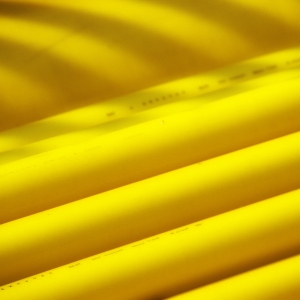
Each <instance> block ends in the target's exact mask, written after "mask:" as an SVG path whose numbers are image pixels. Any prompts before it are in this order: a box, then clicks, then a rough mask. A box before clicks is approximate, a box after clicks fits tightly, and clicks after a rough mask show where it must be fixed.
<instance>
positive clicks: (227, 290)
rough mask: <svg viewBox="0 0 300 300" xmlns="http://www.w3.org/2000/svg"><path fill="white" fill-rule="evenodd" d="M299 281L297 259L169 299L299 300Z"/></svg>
mask: <svg viewBox="0 0 300 300" xmlns="http://www.w3.org/2000/svg"><path fill="white" fill-rule="evenodd" d="M299 278H300V255H297V256H293V257H291V258H287V259H285V260H282V261H279V262H276V263H273V264H270V265H267V266H263V267H261V268H258V269H255V270H251V271H248V272H246V273H243V274H239V275H236V276H234V277H230V278H228V279H224V280H222V281H219V282H216V283H213V284H210V285H207V286H204V287H202V288H200V289H196V290H193V291H190V292H186V293H184V294H181V295H178V296H175V297H172V298H168V299H170V300H171V299H172V300H194V299H209V300H219V299H224V300H241V299H243V300H253V299H256V300H283V299H288V300H297V299H300V284H299Z"/></svg>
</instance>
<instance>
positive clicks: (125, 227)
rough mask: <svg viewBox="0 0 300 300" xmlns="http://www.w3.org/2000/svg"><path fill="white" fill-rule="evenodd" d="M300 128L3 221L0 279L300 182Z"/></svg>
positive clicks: (39, 269) (180, 223) (158, 230)
mask: <svg viewBox="0 0 300 300" xmlns="http://www.w3.org/2000/svg"><path fill="white" fill-rule="evenodd" d="M299 153H300V132H298V133H294V134H291V135H289V136H284V137H281V138H278V139H275V140H272V141H269V142H265V143H262V144H259V145H255V146H252V147H249V148H246V149H243V150H240V151H236V152H232V153H229V154H226V155H223V156H219V157H217V158H214V159H211V160H207V161H205V162H202V163H200V164H195V165H191V166H188V167H185V168H182V169H178V170H175V171H172V172H169V173H165V174H162V175H159V176H156V177H152V178H150V179H146V180H144V181H139V182H136V183H134V184H131V185H128V186H124V187H121V188H118V189H114V190H111V191H108V192H106V193H102V194H99V195H95V196H93V197H90V198H86V199H83V200H80V201H75V202H73V203H69V204H66V205H64V206H59V207H56V208H54V209H50V210H46V211H43V212H41V213H38V214H35V215H31V216H28V217H25V218H21V219H18V220H15V221H12V222H8V223H6V224H2V225H1V226H0V245H1V248H0V265H1V270H2V272H1V273H0V285H1V284H6V283H8V282H12V281H15V280H18V279H21V278H24V277H27V276H30V275H33V274H36V273H39V272H43V271H46V270H48V269H51V268H55V267H58V266H60V265H63V264H66V263H70V262H72V261H75V260H78V259H82V258H84V257H87V256H91V255H94V254H97V253H100V252H103V251H107V250H110V249H112V248H115V247H119V246H122V245H124V244H128V243H130V242H134V241H137V240H139V239H142V238H146V237H149V236H151V235H154V234H158V233H161V232H164V231H167V230H170V229H172V228H176V227H179V226H183V225H186V224H189V223H191V222H195V221H198V220H201V219H204V218H207V217H211V216H214V215H217V214H219V213H222V212H225V211H229V210H231V209H234V208H238V207H241V206H244V205H247V204H251V203H253V202H255V201H260V200H263V199H266V198H269V197H272V196H275V195H278V194H281V193H284V192H288V191H290V190H293V189H297V188H300V155H299Z"/></svg>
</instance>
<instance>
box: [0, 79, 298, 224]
mask: <svg viewBox="0 0 300 300" xmlns="http://www.w3.org/2000/svg"><path fill="white" fill-rule="evenodd" d="M299 84H300V79H294V80H290V81H288V82H283V83H280V84H277V85H275V86H274V85H270V86H267V87H265V88H261V89H257V90H254V91H251V92H248V93H245V94H242V95H237V96H233V97H229V98H227V99H226V100H223V101H219V102H215V103H211V104H209V105H206V106H203V107H202V108H199V109H195V110H192V111H187V112H184V113H181V114H176V115H173V116H168V117H166V118H164V119H157V120H154V121H150V122H147V123H143V124H140V125H138V126H133V127H130V128H128V129H124V130H119V131H117V132H114V133H111V134H107V135H105V136H102V137H99V138H95V139H92V140H91V141H89V142H86V143H84V144H80V145H74V146H70V147H66V148H62V149H58V150H54V151H51V152H49V154H47V155H46V154H45V155H40V156H33V157H31V158H28V159H23V160H19V161H17V162H15V163H10V164H6V165H4V166H2V168H1V170H0V180H1V189H0V207H1V210H0V222H1V223H4V222H7V221H11V220H13V219H16V218H19V217H23V216H26V215H29V214H32V213H36V212H39V211H42V210H45V209H49V208H52V207H55V206H58V205H61V204H65V203H67V202H71V201H74V200H78V199H81V198H84V197H88V196H91V195H93V194H96V193H100V192H103V191H107V190H109V189H113V188H116V187H119V186H121V185H125V184H129V183H132V182H135V181H138V180H142V179H145V178H148V177H151V176H154V175H158V174H161V173H164V172H168V171H171V170H173V169H176V168H180V167H184V166H186V165H189V164H192V163H196V162H199V161H203V160H205V159H209V158H212V157H215V156H218V155H221V154H224V153H228V152H231V151H234V150H238V149H240V148H243V147H247V146H250V145H253V144H256V143H259V142H263V141H265V140H268V139H272V138H276V137H279V136H282V135H285V134H288V133H292V132H295V131H298V130H300V118H299V115H300V101H299V97H300V91H299V88H298V87H299ZM283 99H284V100H283ZM120 149H121V151H120Z"/></svg>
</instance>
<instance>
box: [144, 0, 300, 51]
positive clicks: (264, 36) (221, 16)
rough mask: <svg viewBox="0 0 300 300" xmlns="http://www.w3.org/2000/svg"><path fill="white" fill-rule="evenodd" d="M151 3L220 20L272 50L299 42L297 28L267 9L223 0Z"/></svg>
mask: <svg viewBox="0 0 300 300" xmlns="http://www.w3.org/2000/svg"><path fill="white" fill-rule="evenodd" d="M147 1H148V2H149V0H147ZM151 3H159V4H162V3H163V4H164V5H166V6H169V7H174V6H175V7H177V8H179V9H180V10H184V11H186V12H187V13H189V14H192V15H194V16H196V17H198V18H199V17H201V18H206V19H209V20H211V21H214V22H216V23H217V24H222V25H223V26H224V27H225V28H230V29H232V30H233V31H234V32H236V33H239V34H240V35H242V36H244V37H246V38H247V39H249V40H251V41H252V43H253V44H255V45H259V46H264V47H268V48H270V47H273V49H271V50H273V51H275V50H276V49H278V50H279V49H283V48H286V47H293V46H297V45H299V38H300V31H299V30H297V29H295V28H293V27H292V26H289V25H288V24H287V23H285V22H284V20H282V19H280V18H277V17H275V16H272V15H271V14H269V13H268V12H266V11H260V10H258V9H254V8H252V7H249V6H245V5H243V3H238V2H234V3H230V1H223V0H210V1H198V0H189V1H181V0H151ZM271 5H272V4H271ZM274 5H276V4H274ZM287 5H288V4H287ZM278 37H280V39H283V40H285V43H279V38H278ZM275 48H276V49H275Z"/></svg>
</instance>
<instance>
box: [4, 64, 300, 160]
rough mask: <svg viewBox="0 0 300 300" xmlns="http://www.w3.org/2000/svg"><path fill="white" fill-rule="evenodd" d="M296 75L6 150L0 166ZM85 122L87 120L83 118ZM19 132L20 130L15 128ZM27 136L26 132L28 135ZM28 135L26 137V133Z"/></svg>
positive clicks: (293, 72) (294, 73)
mask: <svg viewBox="0 0 300 300" xmlns="http://www.w3.org/2000/svg"><path fill="white" fill-rule="evenodd" d="M299 76H300V68H290V69H288V70H284V71H278V72H275V73H271V74H267V75H265V76H260V77H258V78H254V79H250V80H248V81H244V82H242V83H237V84H235V85H233V86H231V87H228V88H224V89H221V90H218V91H215V92H211V93H208V94H205V95H202V96H201V97H196V98H190V99H184V100H177V101H174V102H171V103H168V104H165V105H161V106H157V107H154V108H150V109H146V110H144V111H141V112H137V113H134V114H131V115H129V116H128V117H124V118H120V119H115V120H113V121H110V122H105V123H102V124H99V125H96V126H92V127H89V128H87V129H83V130H78V131H74V132H70V133H66V134H62V135H58V136H55V137H52V138H48V139H42V140H40V141H37V142H34V143H29V144H27V145H25V146H22V147H18V148H15V149H12V150H9V151H4V152H1V153H0V164H5V163H9V162H12V161H15V160H18V159H21V158H26V157H29V156H32V155H37V154H41V153H44V152H47V151H51V150H54V149H57V148H61V147H65V146H70V145H73V144H76V143H80V142H84V141H86V140H88V139H91V138H94V137H97V136H100V135H103V134H107V133H110V132H113V131H116V130H120V129H122V128H126V127H130V126H134V125H137V124H141V123H144V122H147V121H150V120H153V119H155V118H160V117H165V116H168V115H172V114H174V113H179V112H183V111H186V110H189V109H194V108H197V107H200V106H201V105H204V104H207V103H210V102H212V101H216V100H221V99H223V98H226V97H229V96H233V95H237V94H240V93H245V92H247V91H250V90H252V89H257V88H260V87H264V86H267V85H270V84H275V83H279V82H282V81H286V80H290V79H292V78H296V77H299ZM87 119H89V118H88V117H87ZM19 130H20V128H19ZM28 134H29V132H28ZM29 135H30V134H29ZM0 139H1V134H0Z"/></svg>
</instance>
